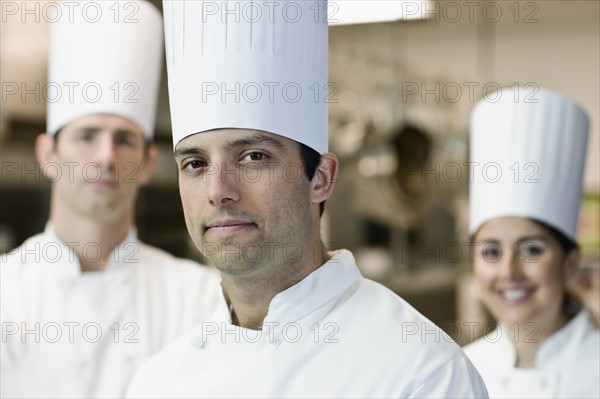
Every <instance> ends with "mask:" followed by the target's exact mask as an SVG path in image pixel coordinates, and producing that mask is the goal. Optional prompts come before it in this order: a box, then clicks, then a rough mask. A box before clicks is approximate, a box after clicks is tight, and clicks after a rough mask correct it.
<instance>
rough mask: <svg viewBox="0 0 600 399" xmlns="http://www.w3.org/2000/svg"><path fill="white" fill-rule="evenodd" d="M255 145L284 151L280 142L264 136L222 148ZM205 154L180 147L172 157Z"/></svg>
mask: <svg viewBox="0 0 600 399" xmlns="http://www.w3.org/2000/svg"><path fill="white" fill-rule="evenodd" d="M257 144H268V145H271V146H273V147H275V148H277V149H279V150H283V149H285V146H284V145H283V143H282V142H280V141H279V140H275V139H273V138H271V137H268V136H264V135H257V136H248V137H240V138H238V139H235V140H231V141H228V142H227V143H225V145H224V146H223V149H224V150H225V151H231V150H233V149H235V148H239V147H245V146H251V145H257ZM206 154H207V151H206V150H205V149H203V148H202V147H199V146H192V147H181V148H178V149H177V150H175V151H174V152H173V155H174V156H175V158H177V157H182V156H186V155H206Z"/></svg>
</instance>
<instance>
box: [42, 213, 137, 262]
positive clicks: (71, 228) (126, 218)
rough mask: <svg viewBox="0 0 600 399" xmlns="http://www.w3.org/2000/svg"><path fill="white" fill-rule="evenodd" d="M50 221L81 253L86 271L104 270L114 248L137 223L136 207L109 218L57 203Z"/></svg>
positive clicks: (63, 238)
mask: <svg viewBox="0 0 600 399" xmlns="http://www.w3.org/2000/svg"><path fill="white" fill-rule="evenodd" d="M50 223H51V224H52V227H53V228H54V230H55V232H56V235H57V236H58V238H59V239H60V240H61V241H63V242H64V243H66V244H67V245H69V246H70V247H71V248H72V249H73V251H74V252H75V254H76V255H77V258H78V259H79V264H80V267H81V271H82V272H88V271H102V270H104V269H105V268H106V266H107V264H108V259H109V257H110V256H111V253H112V251H113V250H114V249H115V248H116V247H117V246H118V245H119V244H120V243H121V242H122V241H123V240H124V239H125V238H126V237H127V234H128V233H129V230H130V229H131V226H132V224H133V210H132V209H130V210H129V211H128V212H126V214H124V215H123V216H121V217H119V218H114V219H111V220H106V221H105V220H101V219H98V218H93V217H85V216H82V215H77V214H73V212H69V211H68V210H65V209H64V208H63V209H59V208H58V207H53V208H52V210H51V213H50Z"/></svg>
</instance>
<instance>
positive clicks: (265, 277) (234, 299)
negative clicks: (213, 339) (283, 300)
mask: <svg viewBox="0 0 600 399" xmlns="http://www.w3.org/2000/svg"><path fill="white" fill-rule="evenodd" d="M304 252H305V253H306V254H309V253H310V252H311V251H304ZM329 259H330V257H329V255H328V254H327V252H326V251H324V250H323V251H321V255H320V256H319V257H317V259H315V257H314V252H313V253H312V254H309V256H307V257H303V259H301V260H300V261H298V262H296V263H294V264H290V262H289V261H283V262H271V263H270V264H269V265H268V266H266V267H263V268H260V269H259V270H257V271H256V272H253V273H251V274H248V275H243V276H233V275H227V274H222V286H223V291H224V292H225V294H226V298H227V301H228V304H229V307H230V311H231V316H232V322H233V324H236V325H239V326H242V327H246V328H250V329H260V328H262V325H263V322H264V319H265V317H266V316H267V313H268V311H269V306H270V304H271V301H272V300H273V298H274V297H275V296H276V295H277V294H279V293H280V292H283V291H285V290H286V289H288V288H290V287H291V286H293V285H295V284H297V283H298V282H300V281H302V280H303V279H304V278H305V277H306V276H308V275H309V274H311V273H312V272H314V271H315V270H316V269H318V268H319V267H321V266H322V265H323V264H325V263H326V262H327V261H329Z"/></svg>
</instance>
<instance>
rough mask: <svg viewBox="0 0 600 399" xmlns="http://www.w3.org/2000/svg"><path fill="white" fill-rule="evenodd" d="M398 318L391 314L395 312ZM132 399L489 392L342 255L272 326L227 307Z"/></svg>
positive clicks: (290, 293) (431, 331)
mask: <svg viewBox="0 0 600 399" xmlns="http://www.w3.org/2000/svg"><path fill="white" fill-rule="evenodd" d="M390 316H391V317H390ZM128 396H129V397H143V398H147V397H272V398H279V397H331V398H339V397H361V398H365V397H381V398H382V397H396V398H407V397H416V398H426V397H427V398H431V397H436V398H441V397H446V398H475V397H477V398H482V397H487V393H486V389H485V386H484V384H483V382H482V380H481V377H480V376H479V375H478V373H477V371H475V368H474V367H473V365H472V364H471V363H470V362H469V360H468V359H467V357H466V356H465V354H464V353H463V352H462V351H461V350H460V348H459V347H458V346H457V345H456V344H455V343H454V342H452V340H451V339H450V338H449V337H448V336H446V335H445V334H444V333H443V332H442V331H441V330H440V329H439V328H437V327H436V326H435V325H434V324H433V323H431V322H430V321H429V320H427V319H426V318H425V317H423V316H422V315H421V314H419V313H418V312H417V311H416V310H415V309H414V308H412V307H411V306H410V305H409V304H407V303H406V302H405V301H404V300H402V299H401V298H400V297H398V296H397V295H395V294H394V293H393V292H391V291H390V290H388V289H387V288H384V287H383V286H381V285H379V284H377V283H375V282H373V281H370V280H367V279H365V278H363V277H362V276H361V274H360V272H359V271H358V268H357V266H356V263H355V261H354V257H353V256H352V254H351V253H350V252H348V251H341V252H339V253H338V254H337V255H336V256H334V257H333V258H332V259H331V260H330V261H329V262H327V263H325V264H324V265H323V266H321V267H320V268H318V269H317V270H316V271H314V272H313V273H311V274H310V275H309V276H307V277H306V278H305V279H304V280H302V281H300V282H299V283H298V284H296V285H294V286H292V287H290V288H288V289H287V290H285V291H283V292H281V293H279V294H277V295H276V296H275V297H274V298H273V300H272V301H271V305H270V306H269V312H268V314H267V316H266V318H265V320H264V324H263V329H262V331H261V330H249V329H246V328H241V327H239V326H235V325H233V324H232V323H231V316H230V313H229V310H228V308H227V306H226V304H225V301H224V300H222V301H221V305H220V307H219V308H217V310H216V312H215V314H214V315H213V316H212V317H211V318H210V319H209V320H208V321H206V322H204V323H201V324H199V325H198V326H196V329H195V331H193V332H192V333H190V334H188V335H187V336H185V337H182V338H180V339H179V340H177V341H176V342H175V343H174V344H172V345H170V346H168V347H167V348H166V349H165V350H163V351H161V352H160V353H159V354H158V355H156V356H155V357H153V358H152V359H151V360H150V361H149V362H148V363H146V364H145V365H144V366H142V368H141V369H140V372H139V373H138V374H137V375H136V377H135V379H134V380H133V381H132V384H131V385H130V388H129V390H128Z"/></svg>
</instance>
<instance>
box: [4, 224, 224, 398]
mask: <svg viewBox="0 0 600 399" xmlns="http://www.w3.org/2000/svg"><path fill="white" fill-rule="evenodd" d="M74 245H75V244H71V245H66V244H63V243H62V242H61V241H60V240H59V239H58V238H57V236H56V234H55V233H54V231H53V229H52V227H51V226H50V225H48V226H47V227H46V230H45V231H44V232H43V233H42V234H38V235H36V236H34V237H31V238H29V239H28V240H27V241H25V242H24V243H23V245H21V247H19V248H17V249H16V250H13V251H11V252H10V253H9V254H8V255H6V254H3V255H0V256H1V265H0V266H1V267H0V271H1V279H0V281H1V297H2V301H1V310H2V311H1V318H2V344H1V349H2V350H1V353H0V360H1V362H0V363H1V364H0V376H1V382H0V387H1V393H2V397H3V398H7V397H28V398H32V397H77V398H84V397H123V396H124V394H125V390H126V388H127V384H128V383H129V381H130V380H131V378H132V376H133V373H134V372H135V370H136V369H137V367H138V366H139V365H140V364H141V363H142V362H143V361H144V360H146V359H147V358H148V357H149V356H150V355H151V354H153V353H155V352H157V351H158V350H159V349H161V348H162V347H164V346H165V345H166V344H167V343H169V342H171V341H172V340H174V339H175V338H177V337H179V336H180V335H182V333H183V332H185V331H186V329H189V328H192V326H193V325H194V324H195V323H197V322H198V321H199V320H202V319H203V318H205V317H207V316H209V315H210V314H212V312H213V311H214V308H215V306H216V304H217V301H218V296H220V292H221V288H220V285H219V281H220V279H219V277H218V274H217V273H215V272H213V271H211V270H209V269H208V268H206V267H204V266H200V265H198V264H197V263H194V262H192V261H189V260H184V259H178V258H175V257H173V256H171V255H170V254H168V253H166V252H164V251H162V250H160V249H158V248H154V247H151V246H148V245H145V244H143V243H141V242H140V241H138V240H137V238H136V234H135V231H131V232H130V233H129V234H128V236H127V238H126V239H125V240H124V241H123V242H122V243H121V244H119V245H118V246H116V247H115V249H114V250H113V251H112V253H111V256H110V257H109V261H108V265H107V267H106V269H105V270H104V271H100V272H85V273H82V272H81V268H80V265H79V261H78V259H77V257H76V256H75V254H74V253H73V252H72V251H71V250H70V249H69V247H71V248H73V246H74ZM88 246H89V248H88V252H87V253H88V255H87V256H88V258H90V259H94V258H95V257H96V256H97V252H95V248H92V247H93V245H88Z"/></svg>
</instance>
